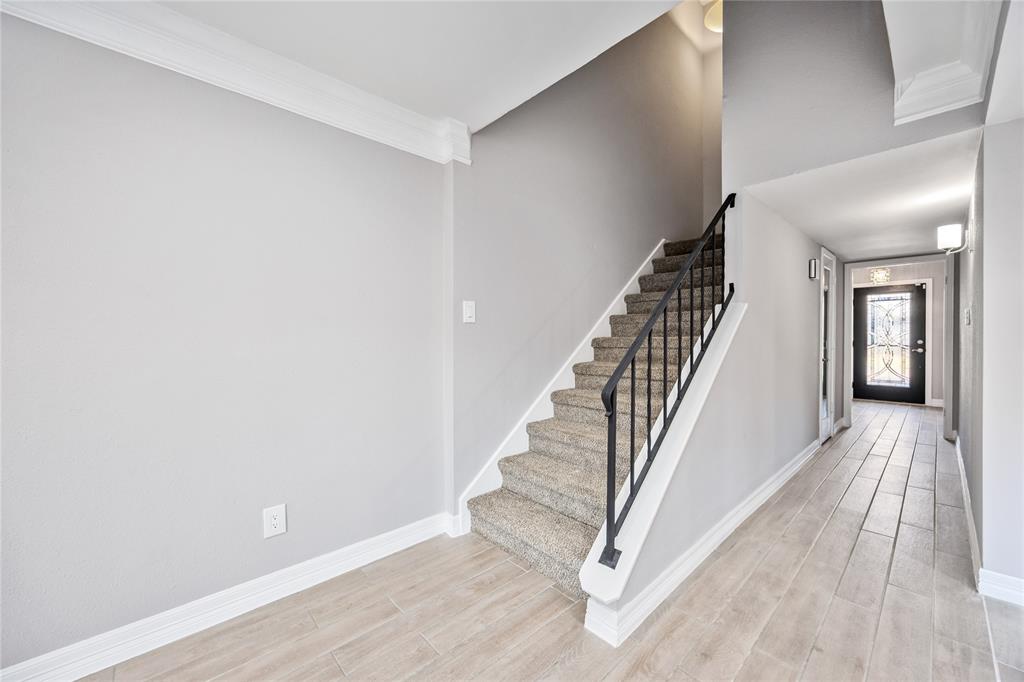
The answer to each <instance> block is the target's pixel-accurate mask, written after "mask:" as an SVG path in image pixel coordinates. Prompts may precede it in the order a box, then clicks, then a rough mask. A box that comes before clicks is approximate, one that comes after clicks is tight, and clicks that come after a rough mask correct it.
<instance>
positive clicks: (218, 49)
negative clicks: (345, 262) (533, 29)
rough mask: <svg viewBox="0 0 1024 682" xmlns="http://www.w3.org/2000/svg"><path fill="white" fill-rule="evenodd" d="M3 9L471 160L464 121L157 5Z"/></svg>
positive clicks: (230, 86) (286, 105)
mask: <svg viewBox="0 0 1024 682" xmlns="http://www.w3.org/2000/svg"><path fill="white" fill-rule="evenodd" d="M0 9H2V10H3V11H4V12H5V13H6V14H10V15H12V16H16V17H18V18H20V19H24V20H25V21H31V22H32V23H34V24H39V25H40V26H44V27H46V28H49V29H52V30H54V31H59V32H60V33H65V34H67V35H69V36H73V37H75V38H78V39H80V40H84V41H86V42H89V43H93V44H94V45H99V46H100V47H105V48H107V49H109V50H113V51H115V52H120V53H121V54H125V55H128V56H129V57H134V58H136V59H140V60H142V61H144V62H149V63H150V64H154V65H156V66H159V67H162V68H165V69H170V70H171V71H176V72H177V73H181V74H184V75H186V76H189V77H191V78H195V79H196V80H200V81H203V82H205V83H210V84H211V85H215V86H217V87H219V88H224V89H225V90H230V91H232V92H237V93H239V94H242V95H245V96H246V97H251V98H253V99H255V100H259V101H261V102H265V103H267V104H270V105H272V106H275V107H279V108H281V109H284V110H286V111H290V112H292V113H293V114H298V115H299V116H305V117H306V118H311V119H313V120H314V121H319V122H321V123H325V124H327V125H329V126H333V127H335V128H339V129H341V130H344V131H346V132H349V133H352V134H353V135H359V136H361V137H365V138H367V139H370V140H374V141H375V142H380V143H381V144H386V145H388V146H390V147H394V148H396V149H401V150H402V151H406V152H409V153H411V154H415V155H417V156H422V157H423V158H426V159H430V160H431V161H436V162H437V163H448V162H449V161H453V160H454V161H461V162H462V163H465V164H469V163H470V133H469V127H468V126H466V124H465V123H462V122H461V121H456V120H455V119H452V118H430V117H428V116H424V115H423V114H420V113H417V112H415V111H412V110H410V109H406V108H404V107H402V106H399V105H398V104H395V103H394V102H391V101H390V100H386V99H384V98H382V97H378V96H376V95H372V94H370V93H368V92H366V91H365V90H360V89H359V88H357V87H355V86H353V85H350V84H348V83H345V82H343V81H340V80H338V79H336V78H332V77H331V76H328V75H327V74H325V73H322V72H320V71H316V70H314V69H311V68H309V67H307V66H304V65H302V64H299V63H298V62H293V61H292V60H290V59H287V58H285V57H282V56H281V55H279V54H276V53H274V52H271V51H270V50H266V49H264V48H261V47H257V46H256V45H253V44H251V43H248V42H246V41H244V40H241V39H239V38H236V37H235V36H232V35H230V34H228V33H224V32H222V31H219V30H217V29H215V28H213V27H212V26H208V25H206V24H204V23H202V22H200V21H196V20H195V19H192V18H191V17H186V16H185V15H183V14H179V13H178V12H175V11H174V10H172V9H170V8H168V7H163V6H161V5H159V4H157V3H155V2H113V3H110V2H104V3H96V2H18V1H16V0H15V1H12V0H5V2H4V3H3V5H2V6H0Z"/></svg>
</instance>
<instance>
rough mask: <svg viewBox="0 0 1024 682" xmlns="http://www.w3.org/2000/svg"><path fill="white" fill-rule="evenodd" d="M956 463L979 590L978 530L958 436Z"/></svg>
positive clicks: (979, 558) (975, 578) (979, 556)
mask: <svg viewBox="0 0 1024 682" xmlns="http://www.w3.org/2000/svg"><path fill="white" fill-rule="evenodd" d="M954 444H955V446H956V465H957V469H958V470H959V471H960V491H961V492H962V493H963V501H964V511H966V512H967V539H968V542H969V543H970V545H971V566H972V567H973V569H974V583H975V584H976V585H977V586H978V590H979V591H980V590H981V577H980V576H981V546H980V545H979V544H978V530H977V526H975V525H974V507H973V506H972V505H971V488H970V486H969V485H967V470H966V469H964V455H963V452H962V451H961V450H960V436H959V435H958V436H957V437H956V440H955V441H954Z"/></svg>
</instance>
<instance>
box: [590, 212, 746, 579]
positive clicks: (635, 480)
mask: <svg viewBox="0 0 1024 682" xmlns="http://www.w3.org/2000/svg"><path fill="white" fill-rule="evenodd" d="M735 205H736V195H735V194H730V195H729V196H727V197H726V198H725V201H724V202H723V203H722V206H721V207H720V208H719V209H718V212H717V213H715V216H714V217H713V218H712V219H711V222H710V223H709V224H708V226H707V228H706V229H705V230H704V234H702V235H701V237H700V239H698V240H697V243H696V244H695V245H694V247H693V249H692V250H691V251H690V256H689V257H688V258H687V259H686V261H685V262H684V263H683V265H682V267H680V268H679V274H677V275H676V278H675V279H674V280H673V281H672V284H671V285H670V286H669V288H668V290H667V291H666V292H665V294H664V295H663V296H662V297H661V300H659V301H658V304H657V305H656V306H654V310H652V311H651V316H650V317H649V318H648V319H647V322H645V323H644V326H643V327H641V328H640V332H639V333H638V334H637V335H636V339H635V340H634V341H633V343H632V344H631V345H630V346H629V350H627V351H626V354H625V355H624V356H623V358H622V360H621V361H620V362H619V365H618V367H616V368H615V371H614V372H612V375H611V377H610V378H609V379H608V383H607V384H605V387H604V390H602V391H601V400H602V402H603V403H604V409H605V416H606V417H607V418H608V488H607V499H606V501H605V503H606V505H607V520H606V524H607V527H606V536H605V545H604V551H603V552H601V563H602V564H604V565H606V566H610V567H612V568H615V564H616V563H618V560H619V554H620V552H619V550H617V549H615V536H616V535H618V534H619V530H621V528H622V524H623V522H624V521H625V520H626V515H627V514H628V513H629V510H630V507H632V506H633V500H634V499H636V493H637V491H638V490H639V489H640V486H641V485H642V484H643V482H644V479H645V478H646V477H647V472H648V470H649V469H650V468H651V464H652V463H653V462H654V457H655V455H656V454H657V453H658V449H659V448H660V447H661V443H662V441H663V440H664V438H665V434H666V433H667V432H668V427H669V425H670V424H671V423H672V419H673V418H674V417H675V415H676V410H677V409H679V404H680V403H681V402H682V400H683V396H684V395H685V394H686V391H687V389H688V388H689V387H690V381H691V380H692V379H693V374H694V372H695V371H696V370H697V368H698V367H699V366H700V361H701V360H702V359H703V357H704V351H705V350H707V347H708V344H710V342H711V339H712V337H713V336H714V335H715V331H716V330H717V329H718V322H719V320H720V319H721V318H722V315H724V314H725V309H726V308H727V307H728V306H729V301H731V300H732V296H733V293H734V292H735V287H734V286H733V284H732V283H730V284H729V294H728V296H726V295H725V287H724V286H723V287H722V288H721V290H720V291H719V292H718V293H719V297H718V298H720V299H721V300H720V304H721V307H720V308H719V309H718V310H717V311H716V310H715V307H716V305H718V303H716V296H715V288H716V286H717V283H718V270H719V265H718V260H719V259H718V253H717V251H718V245H719V244H721V246H722V248H723V255H722V259H721V260H722V264H721V270H722V275H723V277H722V279H723V284H724V280H725V277H724V275H725V256H724V248H725V212H726V210H728V209H730V208H732V207H733V206H735ZM719 225H721V232H720V233H719V231H718V227H719ZM709 243H710V245H711V309H710V311H709V313H710V317H709V318H707V319H705V311H704V299H705V293H704V290H705V286H706V285H707V279H708V278H707V267H708V265H707V247H708V244H709ZM698 259H699V260H700V283H699V287H700V352H699V353H698V354H697V357H696V358H695V357H694V355H693V344H694V341H695V340H696V338H697V336H696V335H695V334H694V329H693V326H694V323H695V321H696V320H695V319H694V317H695V316H694V312H695V310H694V308H695V304H694V300H693V292H694V276H693V275H694V265H695V264H696V263H697V261H698ZM684 283H686V284H688V286H689V290H690V301H689V303H690V310H689V318H690V319H689V342H690V347H689V351H688V358H687V363H688V367H687V375H686V378H685V380H684V379H683V373H682V372H683V317H682V315H683V297H682V293H683V288H684V287H683V284H684ZM673 297H675V299H676V370H675V371H676V376H675V381H676V383H678V384H679V389H678V391H677V392H676V399H675V402H674V403H673V404H672V409H671V410H669V409H667V408H668V406H667V404H666V403H667V402H668V395H669V384H668V378H669V377H668V364H669V347H668V312H669V311H668V306H669V304H670V303H671V302H672V298H673ZM659 317H660V318H661V321H662V322H661V337H662V349H661V350H662V358H661V402H662V414H663V415H664V420H663V422H662V426H661V431H660V432H659V433H658V437H657V439H656V440H655V441H654V442H653V443H652V442H651V384H652V383H653V382H654V381H655V380H656V379H655V378H654V377H653V376H652V374H651V359H652V346H653V342H654V327H655V325H656V324H657V322H658V318H659ZM708 320H710V322H711V329H710V330H709V331H708V333H707V338H705V334H704V325H705V324H706V323H707V321H708ZM645 343H646V344H647V374H646V378H645V382H646V384H647V386H646V389H647V391H646V392H647V411H646V415H645V424H646V434H647V435H646V442H647V459H646V461H645V462H644V465H643V467H642V468H641V469H640V473H639V474H637V473H636V470H635V464H636V356H637V353H639V352H640V349H641V348H642V347H643V345H644V344H645ZM627 369H628V370H629V380H630V384H629V497H627V498H626V502H625V504H624V505H623V506H622V510H621V511H620V512H619V514H618V516H616V514H615V496H616V494H617V492H618V490H617V485H616V480H617V476H616V473H617V472H616V468H617V467H616V465H617V463H618V460H617V459H616V452H615V450H616V445H617V443H616V440H615V439H616V435H615V430H616V421H617V419H618V412H617V411H616V402H617V397H618V393H619V382H620V381H621V380H622V377H623V375H624V374H625V373H626V370H627ZM679 382H682V383H679Z"/></svg>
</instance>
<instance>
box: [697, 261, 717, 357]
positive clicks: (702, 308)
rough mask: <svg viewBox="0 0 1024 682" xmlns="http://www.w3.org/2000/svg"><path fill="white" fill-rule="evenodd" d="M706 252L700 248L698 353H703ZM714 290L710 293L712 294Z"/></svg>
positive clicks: (706, 280)
mask: <svg viewBox="0 0 1024 682" xmlns="http://www.w3.org/2000/svg"><path fill="white" fill-rule="evenodd" d="M706 255H707V251H706V250H705V249H704V244H701V246H700V352H701V353H702V354H703V353H704V298H705V296H707V294H706V293H705V292H704V287H705V286H707V283H708V278H707V276H706V275H707V273H706V272H704V266H705V264H706V263H707V259H706V258H705V256H706ZM714 291H715V290H714V289H712V290H711V293H714Z"/></svg>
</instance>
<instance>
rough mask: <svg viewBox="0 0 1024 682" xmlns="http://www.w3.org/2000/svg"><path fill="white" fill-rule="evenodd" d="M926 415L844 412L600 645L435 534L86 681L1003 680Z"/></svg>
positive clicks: (491, 556)
mask: <svg viewBox="0 0 1024 682" xmlns="http://www.w3.org/2000/svg"><path fill="white" fill-rule="evenodd" d="M940 420H941V412H940V411H938V410H934V409H928V408H917V407H903V406H897V405H891V404H881V403H861V402H858V403H855V404H854V415H853V426H852V427H851V428H850V429H847V430H846V431H844V432H842V433H841V434H840V435H839V436H838V437H836V438H835V439H833V441H831V442H830V443H829V444H827V445H826V447H824V448H823V449H821V450H819V451H818V452H817V453H815V455H814V456H813V458H812V459H811V460H810V461H809V462H808V463H807V464H806V465H805V466H804V468H803V469H802V470H801V471H800V472H799V473H798V474H797V475H796V476H795V477H794V478H793V479H792V480H791V481H789V482H788V483H787V484H786V485H785V486H784V487H783V488H782V489H781V490H780V491H779V492H778V493H776V495H775V496H773V497H772V499H771V500H769V502H768V503H766V504H765V505H764V506H763V507H762V508H761V509H759V510H758V511H757V512H756V513H755V514H754V515H753V516H752V517H751V518H749V519H748V520H747V521H746V522H745V523H744V524H743V525H742V526H741V527H740V528H739V529H737V530H736V532H734V533H733V534H732V535H731V536H730V537H729V538H728V539H727V540H726V542H725V543H723V544H722V546H720V547H719V548H718V549H717V550H716V551H715V552H714V553H713V554H712V555H711V556H710V557H709V558H708V559H707V560H706V561H705V562H704V563H703V564H702V565H701V566H700V567H699V568H698V569H697V571H696V572H695V573H694V574H693V575H692V576H691V577H690V578H689V579H688V580H687V581H686V582H685V583H683V585H681V586H680V587H679V588H678V589H677V590H676V593H675V595H673V597H671V598H670V599H669V600H667V601H666V602H665V603H664V604H663V605H662V606H661V607H660V608H659V610H658V611H657V612H656V613H655V614H654V615H653V616H652V617H651V618H649V619H648V620H647V622H645V623H644V625H642V626H641V628H640V629H639V630H638V631H637V632H636V633H635V634H634V636H633V637H631V638H630V639H629V640H628V641H627V642H626V643H625V644H624V645H622V646H621V647H619V648H618V649H613V648H611V647H610V646H607V645H606V644H605V643H604V642H602V641H600V640H599V639H597V638H596V637H594V636H593V635H591V634H590V633H588V632H587V631H585V630H584V629H583V625H582V620H583V614H584V602H582V601H575V600H573V599H572V598H570V597H567V596H566V595H564V594H562V593H561V592H559V591H558V590H557V589H555V588H554V586H553V585H552V583H551V581H550V580H549V579H547V578H545V577H543V576H540V575H539V574H537V573H535V572H533V571H530V570H528V568H527V567H521V566H518V565H516V564H515V563H514V562H512V561H511V560H510V558H509V556H508V555H507V554H506V553H505V552H504V551H502V550H501V549H499V548H497V547H495V546H494V545H492V544H491V543H489V542H488V541H486V540H483V539H481V538H479V537H478V536H475V535H467V536H462V537H459V538H454V539H452V538H448V537H445V536H439V537H437V538H434V539H432V540H429V541H427V542H424V543H422V544H420V545H417V546H415V547H412V548H410V549H408V550H405V551H404V552H401V553H399V554H395V555H393V556H390V557H387V558H385V559H382V560H380V561H378V562H376V563H374V564H371V565H370V566H367V567H365V568H363V569H360V570H357V571H353V572H351V573H347V574H345V575H342V576H339V577H338V578H335V579H333V580H331V581H328V582H326V583H323V584H321V585H319V586H317V587H315V588H312V589H310V590H307V591H305V592H302V593H299V594H297V595H293V596H292V597H289V598H287V599H283V600H281V601H279V602H275V603H274V604H270V605H268V606H266V607H263V608H261V609H259V610H257V611H255V612H252V613H250V614H247V615H244V616H241V617H239V618H237V619H235V620H233V621H229V622H228V623H224V624H222V625H219V626H216V627H214V628H212V629H210V630H208V631H206V632H202V633H199V634H197V635H193V636H192V637H189V638H187V639H184V640H181V641H179V642H176V643H174V644H171V645H169V646H167V647H164V648H162V649H157V650H156V651H153V652H150V653H148V654H145V655H143V656H140V657H138V658H135V659H133V660H131V661H128V662H126V663H124V664H121V665H118V666H116V669H114V670H112V669H108V670H106V671H103V672H101V673H98V674H97V675H96V676H92V679H108V680H109V679H112V678H113V679H118V680H139V679H151V678H175V679H209V678H215V677H223V678H224V679H255V678H257V677H259V678H263V679H270V678H274V679H284V678H289V679H342V678H345V677H351V678H355V679H405V678H410V677H411V678H416V679H468V678H479V679H498V678H501V679H538V678H552V679H576V680H579V679H638V678H645V679H648V678H649V679H670V678H671V679H698V680H721V679H771V680H782V679H798V678H801V679H808V680H822V679H830V680H836V679H862V678H863V677H864V675H865V672H867V674H868V678H869V679H916V680H926V679H935V680H966V679H970V680H986V679H995V674H994V668H993V659H996V660H998V661H999V666H1000V672H1001V678H1002V679H1003V680H1006V681H1009V680H1019V679H1022V676H1024V673H1022V672H1021V669H1022V668H1024V649H1022V644H1021V642H1022V639H1024V638H1022V633H1024V622H1022V621H1024V610H1022V609H1020V608H1019V607H1015V606H1012V605H1009V604H1006V603H1003V602H998V601H993V600H984V601H983V600H982V598H981V597H980V596H979V595H978V594H977V592H976V591H975V590H974V587H973V584H972V578H971V559H970V547H969V541H968V536H967V522H966V517H965V514H964V511H963V500H962V497H961V492H960V478H959V473H958V472H957V464H956V456H955V453H954V451H953V449H952V446H950V445H949V444H948V443H946V442H945V441H943V440H942V439H941V438H940V437H937V434H938V433H939V431H940V428H941V426H940ZM990 626H991V633H992V638H991V639H990V636H989V627H990ZM992 641H994V643H995V645H994V650H995V652H994V656H993V653H992V649H993V647H992V646H991V642H992Z"/></svg>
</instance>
